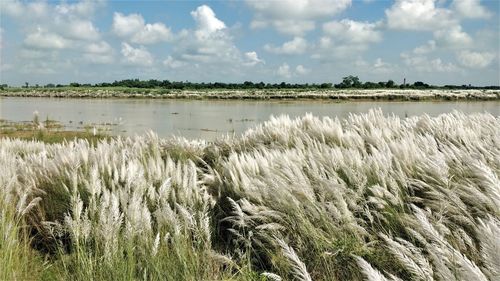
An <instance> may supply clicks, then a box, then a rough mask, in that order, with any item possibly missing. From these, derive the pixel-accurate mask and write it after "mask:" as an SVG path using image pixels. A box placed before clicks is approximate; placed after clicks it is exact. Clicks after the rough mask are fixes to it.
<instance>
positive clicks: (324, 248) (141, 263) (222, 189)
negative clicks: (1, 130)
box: [0, 111, 500, 280]
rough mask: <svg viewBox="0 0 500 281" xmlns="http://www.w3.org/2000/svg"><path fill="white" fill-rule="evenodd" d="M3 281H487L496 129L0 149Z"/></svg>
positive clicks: (322, 126)
mask: <svg viewBox="0 0 500 281" xmlns="http://www.w3.org/2000/svg"><path fill="white" fill-rule="evenodd" d="M0 167H1V169H2V172H1V173H0V233H2V235H1V236H0V279H2V280H26V279H30V280H32V279H40V280H43V279H45V280H498V279H499V277H500V263H499V261H500V250H499V249H500V238H499V237H500V211H499V210H500V180H499V174H500V119H499V117H498V116H493V115H490V114H463V113H459V112H454V113H450V114H442V115H440V116H438V117H429V116H426V115H423V116H418V117H410V118H406V119H402V118H399V117H396V116H384V115H383V113H382V112H381V111H370V112H369V113H367V114H354V115H350V116H349V117H348V118H346V119H342V120H340V119H332V118H327V117H325V118H322V119H320V118H317V117H314V116H312V115H305V116H302V117H300V118H296V119H291V118H289V117H287V116H281V117H276V118H271V120H270V121H268V122H265V123H263V124H261V125H259V126H257V127H255V128H252V129H249V130H248V131H246V132H245V133H244V134H243V135H242V136H239V137H221V138H220V139H218V140H217V141H215V142H206V141H201V140H200V141H191V140H186V139H183V138H170V139H161V138H158V137H157V136H156V135H154V134H149V135H147V136H142V137H135V138H122V137H117V138H112V139H105V140H101V141H100V142H99V143H98V144H97V145H91V144H90V143H89V142H88V141H86V140H76V141H71V142H64V143H60V144H46V143H43V142H37V141H26V140H18V139H9V138H5V139H0Z"/></svg>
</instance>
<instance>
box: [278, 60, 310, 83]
mask: <svg viewBox="0 0 500 281" xmlns="http://www.w3.org/2000/svg"><path fill="white" fill-rule="evenodd" d="M310 72H311V69H309V68H306V67H304V66H303V65H301V64H299V65H297V66H296V67H295V69H292V68H291V67H290V65H288V64H287V63H286V62H285V63H283V64H282V65H280V66H279V67H278V69H277V70H276V75H278V76H279V77H282V78H285V79H290V78H292V77H293V76H301V75H306V74H309V73H310Z"/></svg>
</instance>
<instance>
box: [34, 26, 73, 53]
mask: <svg viewBox="0 0 500 281" xmlns="http://www.w3.org/2000/svg"><path fill="white" fill-rule="evenodd" d="M24 43H25V44H26V45H27V46H29V47H32V48H40V49H65V48H69V47H70V46H71V41H69V40H67V39H65V38H64V37H62V36H60V35H58V34H56V33H52V32H48V31H46V30H43V29H41V28H38V30H37V31H36V32H34V33H30V34H28V35H27V36H26V38H25V39H24Z"/></svg>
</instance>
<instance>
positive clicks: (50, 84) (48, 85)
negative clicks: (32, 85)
mask: <svg viewBox="0 0 500 281" xmlns="http://www.w3.org/2000/svg"><path fill="white" fill-rule="evenodd" d="M55 86H56V85H54V84H52V83H49V84H46V85H45V86H43V87H44V88H54V87H55Z"/></svg>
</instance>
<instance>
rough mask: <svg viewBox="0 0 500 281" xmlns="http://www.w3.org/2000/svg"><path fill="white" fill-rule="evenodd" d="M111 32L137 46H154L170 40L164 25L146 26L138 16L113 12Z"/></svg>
mask: <svg viewBox="0 0 500 281" xmlns="http://www.w3.org/2000/svg"><path fill="white" fill-rule="evenodd" d="M112 30H113V32H114V33H115V34H116V35H118V36H119V37H122V38H126V39H128V40H130V42H132V43H137V44H154V43H158V42H162V41H170V40H171V39H172V33H171V31H170V29H169V28H168V27H167V26H165V24H163V23H153V24H149V23H148V24H146V23H145V21H144V18H143V17H142V16H141V15H139V14H130V15H124V14H122V13H116V12H115V13H114V15H113V25H112Z"/></svg>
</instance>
